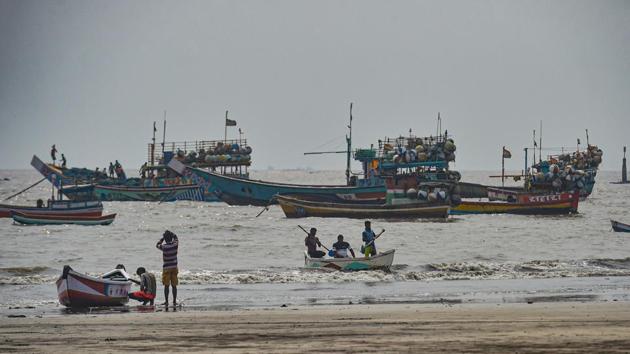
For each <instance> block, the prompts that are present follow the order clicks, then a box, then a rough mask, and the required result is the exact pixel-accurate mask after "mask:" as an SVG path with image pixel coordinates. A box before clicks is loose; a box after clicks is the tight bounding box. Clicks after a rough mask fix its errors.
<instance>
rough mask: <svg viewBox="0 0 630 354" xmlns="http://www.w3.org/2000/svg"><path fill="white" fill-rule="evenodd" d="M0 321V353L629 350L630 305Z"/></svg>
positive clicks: (306, 309)
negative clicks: (96, 350)
mask: <svg viewBox="0 0 630 354" xmlns="http://www.w3.org/2000/svg"><path fill="white" fill-rule="evenodd" d="M157 310H158V311H155V312H154V311H150V312H137V311H136V312H128V313H120V314H105V315H103V314H80V315H68V316H46V317H41V318H38V317H26V318H9V317H3V318H2V319H0V351H1V352H13V351H28V352H70V351H78V352H85V351H91V350H94V349H95V348H98V350H99V351H106V352H131V351H134V352H137V351H158V350H159V351H207V352H225V353H248V352H280V353H295V352H300V351H305V350H307V351H313V350H315V351H322V352H340V353H343V352H379V353H383V352H420V351H421V352H456V351H464V352H514V351H518V352H541V351H544V352H600V353H601V352H627V351H628V348H630V336H628V335H627V334H628V333H630V303H628V302H626V301H615V302H613V301H601V302H553V303H549V302H544V303H543V302H541V303H532V304H527V303H507V304H506V303H497V304H361V305H336V306H298V307H292V306H289V307H280V308H278V307H275V308H265V309H238V310H228V311H214V310H210V311H199V310H188V309H186V308H183V309H181V310H178V311H174V312H173V311H172V310H171V311H169V312H166V311H163V309H162V308H159V307H158V308H157Z"/></svg>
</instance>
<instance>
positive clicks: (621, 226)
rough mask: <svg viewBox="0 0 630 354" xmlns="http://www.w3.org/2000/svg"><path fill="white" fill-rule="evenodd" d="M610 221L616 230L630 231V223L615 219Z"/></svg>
mask: <svg viewBox="0 0 630 354" xmlns="http://www.w3.org/2000/svg"><path fill="white" fill-rule="evenodd" d="M610 223H611V224H612V228H613V230H615V231H616V232H630V225H628V224H624V223H622V222H619V221H615V220H610Z"/></svg>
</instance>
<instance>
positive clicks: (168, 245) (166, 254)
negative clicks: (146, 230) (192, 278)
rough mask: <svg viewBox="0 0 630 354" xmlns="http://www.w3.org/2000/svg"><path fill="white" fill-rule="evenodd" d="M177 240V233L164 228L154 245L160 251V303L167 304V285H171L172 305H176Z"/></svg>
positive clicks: (177, 282)
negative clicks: (161, 291) (162, 294)
mask: <svg viewBox="0 0 630 354" xmlns="http://www.w3.org/2000/svg"><path fill="white" fill-rule="evenodd" d="M178 246H179V240H178V239H177V235H175V234H174V233H173V232H171V231H169V230H166V231H164V234H163V235H162V238H161V239H160V240H159V241H158V243H157V244H156V245H155V247H156V248H157V249H159V250H161V251H162V260H163V261H164V264H163V265H162V284H164V298H165V299H166V300H165V301H164V303H163V304H162V305H166V306H168V287H169V286H171V287H173V306H177V285H178V284H179V281H178V279H177V248H178Z"/></svg>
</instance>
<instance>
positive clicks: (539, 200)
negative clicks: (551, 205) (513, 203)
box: [528, 195, 562, 203]
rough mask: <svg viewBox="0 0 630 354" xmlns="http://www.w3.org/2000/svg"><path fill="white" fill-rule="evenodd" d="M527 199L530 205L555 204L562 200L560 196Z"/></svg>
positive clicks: (537, 196) (541, 196)
mask: <svg viewBox="0 0 630 354" xmlns="http://www.w3.org/2000/svg"><path fill="white" fill-rule="evenodd" d="M528 199H529V201H530V202H532V203H542V202H556V201H560V200H562V198H560V195H534V196H530V197H529V198H528Z"/></svg>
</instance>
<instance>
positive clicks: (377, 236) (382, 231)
mask: <svg viewBox="0 0 630 354" xmlns="http://www.w3.org/2000/svg"><path fill="white" fill-rule="evenodd" d="M384 232H385V229H382V230H381V232H379V234H378V235H376V237H374V239H372V241H370V242H368V244H367V245H365V247H367V246H369V245H371V244H373V243H374V241H376V239H377V238H379V237H381V235H382V234H383V233H384Z"/></svg>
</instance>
